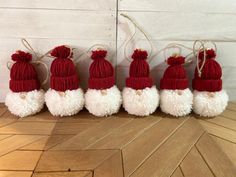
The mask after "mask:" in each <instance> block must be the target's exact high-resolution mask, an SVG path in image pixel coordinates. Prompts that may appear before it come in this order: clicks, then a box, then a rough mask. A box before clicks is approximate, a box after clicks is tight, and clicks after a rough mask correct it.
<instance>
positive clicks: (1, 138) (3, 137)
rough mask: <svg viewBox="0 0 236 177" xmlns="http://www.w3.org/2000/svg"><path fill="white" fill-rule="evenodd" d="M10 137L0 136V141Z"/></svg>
mask: <svg viewBox="0 0 236 177" xmlns="http://www.w3.org/2000/svg"><path fill="white" fill-rule="evenodd" d="M11 136H13V135H0V141H1V140H4V139H6V138H9V137H11Z"/></svg>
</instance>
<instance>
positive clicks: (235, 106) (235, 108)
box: [227, 102, 236, 112]
mask: <svg viewBox="0 0 236 177" xmlns="http://www.w3.org/2000/svg"><path fill="white" fill-rule="evenodd" d="M227 109H228V110H231V111H235V112H236V104H234V103H231V102H229V103H228V106H227Z"/></svg>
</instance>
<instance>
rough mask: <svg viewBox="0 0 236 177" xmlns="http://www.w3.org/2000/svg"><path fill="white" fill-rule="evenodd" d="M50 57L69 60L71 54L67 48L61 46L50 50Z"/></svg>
mask: <svg viewBox="0 0 236 177" xmlns="http://www.w3.org/2000/svg"><path fill="white" fill-rule="evenodd" d="M51 55H52V56H54V57H57V58H70V57H72V52H71V49H70V48H69V47H66V46H65V45H61V46H58V47H55V48H54V49H53V50H52V52H51Z"/></svg>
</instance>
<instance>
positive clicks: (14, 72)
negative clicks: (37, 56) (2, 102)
mask: <svg viewBox="0 0 236 177" xmlns="http://www.w3.org/2000/svg"><path fill="white" fill-rule="evenodd" d="M11 58H12V60H13V61H15V63H14V64H13V66H12V67H11V73H10V78H11V80H10V83H9V85H10V89H11V90H12V91H13V92H29V91H32V90H39V89H40V83H39V80H38V76H37V72H36V70H35V68H34V66H33V65H32V64H31V63H30V61H31V60H32V55H31V54H30V53H25V52H23V51H16V53H14V54H13V55H12V56H11Z"/></svg>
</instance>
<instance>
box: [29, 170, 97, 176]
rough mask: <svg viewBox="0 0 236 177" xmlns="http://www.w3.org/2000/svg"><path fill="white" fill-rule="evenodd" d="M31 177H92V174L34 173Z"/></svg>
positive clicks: (82, 172)
mask: <svg viewBox="0 0 236 177" xmlns="http://www.w3.org/2000/svg"><path fill="white" fill-rule="evenodd" d="M32 177H93V174H92V172H89V171H79V172H48V173H34V174H33V176H32Z"/></svg>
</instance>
